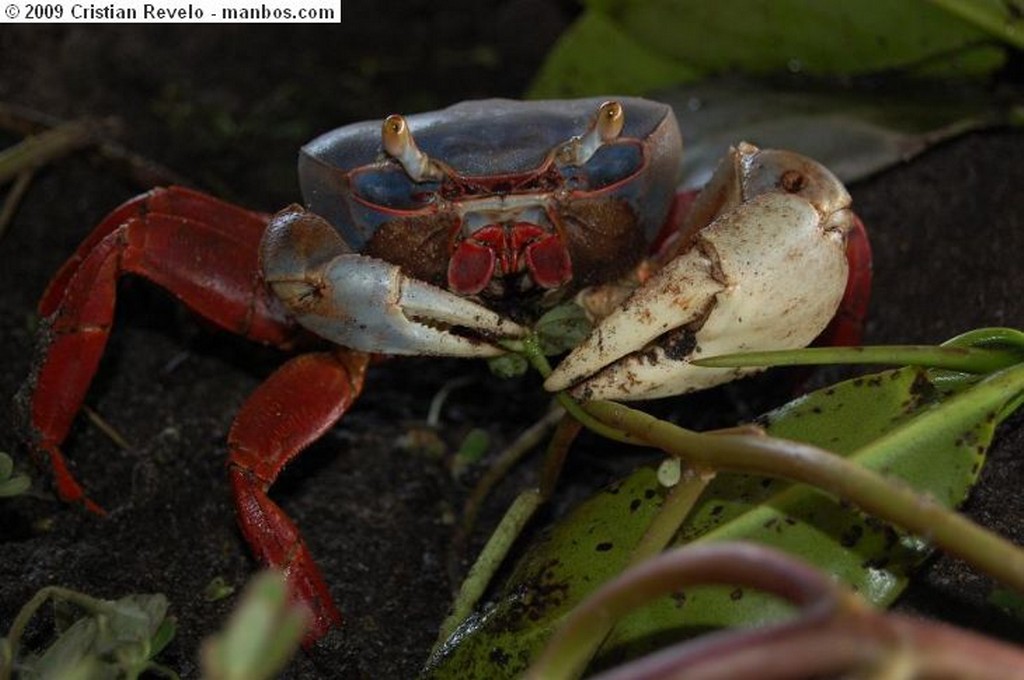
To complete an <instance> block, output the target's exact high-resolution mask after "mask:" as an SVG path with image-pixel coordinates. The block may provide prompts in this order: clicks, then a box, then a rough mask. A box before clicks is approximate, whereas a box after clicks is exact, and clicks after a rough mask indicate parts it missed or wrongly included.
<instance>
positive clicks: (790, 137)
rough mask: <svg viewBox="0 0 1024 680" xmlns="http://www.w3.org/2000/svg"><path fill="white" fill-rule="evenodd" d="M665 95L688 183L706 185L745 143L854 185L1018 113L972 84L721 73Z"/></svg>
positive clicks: (690, 184)
mask: <svg viewBox="0 0 1024 680" xmlns="http://www.w3.org/2000/svg"><path fill="white" fill-rule="evenodd" d="M657 99H659V100H660V101H663V102H665V103H667V104H670V105H671V106H672V108H673V109H674V110H675V113H676V118H678V120H679V125H680V128H681V129H682V132H683V141H684V147H685V153H684V154H683V164H682V167H683V171H682V173H683V174H682V185H683V186H684V187H700V186H703V185H704V184H705V183H706V182H707V180H708V179H709V178H710V177H711V173H712V172H713V171H714V168H715V166H716V164H717V163H718V162H719V160H720V159H722V158H723V157H724V156H725V153H726V150H727V149H728V148H729V147H730V146H732V145H735V144H737V143H738V142H740V141H746V142H751V143H753V144H756V145H758V146H761V147H764V148H775V149H789V150H792V151H797V152H799V153H802V154H804V155H806V156H810V157H811V158H814V159H815V160H817V161H819V162H821V163H822V164H824V165H825V166H827V167H828V168H829V169H830V170H832V171H833V172H834V173H836V175H837V176H838V177H839V179H841V180H842V181H844V182H851V181H854V180H857V179H861V178H863V177H865V176H867V175H870V174H871V173H874V172H877V171H879V170H882V169H883V168H885V167H887V166H889V165H893V164H895V163H899V162H902V161H906V160H907V159H909V158H911V157H913V156H915V155H917V154H919V153H921V152H922V151H924V150H925V149H927V148H929V147H930V146H932V145H934V144H937V143H938V142H941V141H943V140H946V139H949V138H951V137H953V136H956V135H958V134H962V133H964V132H966V131H968V130H973V129H978V128H981V127H985V126H991V125H996V124H1001V123H1007V122H1010V120H1011V118H1012V116H1013V113H1014V110H1013V109H1010V110H1006V106H1005V104H1004V102H1002V101H1001V100H999V99H997V98H996V97H995V96H994V95H993V94H991V93H989V92H986V91H983V90H982V89H981V88H975V87H972V86H968V85H965V84H953V85H939V84H927V83H914V84H907V83H903V84H901V85H900V87H899V89H898V90H895V89H894V88H888V89H885V88H874V89H863V88H862V89H840V88H836V87H827V88H811V87H805V88H801V89H795V88H791V87H789V88H787V87H784V86H782V85H775V84H772V83H766V82H757V81H749V80H742V79H722V80H712V81H707V82H704V83H700V84H698V85H691V86H686V87H679V88H676V89H673V90H668V91H665V92H661V93H659V94H658V95H657ZM1018 111H1019V110H1018Z"/></svg>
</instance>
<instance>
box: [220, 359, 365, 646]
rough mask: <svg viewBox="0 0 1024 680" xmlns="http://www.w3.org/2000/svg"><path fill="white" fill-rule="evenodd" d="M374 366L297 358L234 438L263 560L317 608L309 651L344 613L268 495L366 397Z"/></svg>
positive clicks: (266, 386) (248, 515) (233, 467)
mask: <svg viewBox="0 0 1024 680" xmlns="http://www.w3.org/2000/svg"><path fill="white" fill-rule="evenodd" d="M368 359H369V355H368V354H364V353H362V352H355V351H350V350H345V349H339V350H336V351H335V352H333V353H327V352H323V353H316V354H303V355H300V356H298V357H296V358H294V359H292V360H291V361H289V362H288V363H286V364H285V365H284V366H282V367H281V368H279V369H278V370H277V371H276V372H275V373H274V374H273V375H272V376H271V377H270V379H269V380H267V381H266V382H265V383H263V384H262V385H261V386H260V387H259V388H258V389H257V390H256V391H255V392H254V393H253V394H252V396H250V397H249V399H248V400H247V401H246V403H245V405H244V406H243V407H242V410H241V411H240V412H239V414H238V417H237V418H235V422H234V424H233V425H232V427H231V432H230V433H229V434H228V448H229V449H230V458H229V459H228V471H229V475H230V477H231V487H232V490H233V492H234V497H235V506H236V507H237V509H238V522H239V525H240V526H241V529H242V533H243V534H244V535H245V538H246V540H247V541H248V542H249V545H250V546H251V547H252V549H253V552H255V553H256V555H257V557H258V558H259V559H260V561H261V562H263V563H264V564H267V565H270V566H273V567H277V568H279V569H282V570H283V571H284V573H285V577H286V578H287V580H288V584H289V586H290V591H291V593H292V597H294V598H295V599H297V600H300V601H303V602H305V603H306V604H308V605H309V606H310V608H311V609H312V613H313V621H312V625H311V627H310V629H309V630H308V631H307V634H306V644H307V645H308V644H310V643H312V642H313V641H315V640H317V639H319V638H320V637H322V636H323V635H324V634H325V633H326V632H327V630H328V629H329V628H331V626H334V625H337V624H338V623H340V622H341V613H340V612H339V611H338V609H337V607H336V606H335V605H334V601H333V600H332V598H331V596H330V593H329V591H328V589H327V585H326V584H325V582H324V579H323V576H322V575H321V574H320V570H319V569H318V568H317V566H316V564H315V563H314V561H313V558H312V556H311V555H310V553H309V549H308V548H307V547H306V543H305V541H303V539H302V536H301V534H300V533H299V530H298V529H297V528H296V527H295V524H294V523H293V522H292V521H291V520H290V519H289V518H288V516H287V515H285V513H284V512H283V511H282V510H281V508H280V507H279V506H278V505H277V504H276V503H274V502H273V501H272V500H270V498H269V497H268V496H267V489H269V488H270V485H271V484H273V483H274V480H275V479H276V478H277V476H278V474H279V473H280V472H281V470H282V469H283V468H284V466H285V465H286V464H287V463H288V461H290V460H292V459H293V458H294V457H295V456H297V455H298V454H299V453H300V452H301V451H302V450H303V449H304V448H306V447H307V446H308V445H309V444H311V443H313V442H314V441H316V440H317V439H319V438H320V436H321V435H323V434H324V432H326V431H327V430H328V429H330V427H331V426H332V425H334V423H335V422H337V420H338V419H339V418H341V416H342V415H343V414H344V413H345V411H346V410H348V408H349V406H350V405H351V404H352V402H353V401H354V400H355V398H356V397H357V396H359V393H360V391H361V390H362V387H363V378H364V376H365V373H366V366H367V363H368Z"/></svg>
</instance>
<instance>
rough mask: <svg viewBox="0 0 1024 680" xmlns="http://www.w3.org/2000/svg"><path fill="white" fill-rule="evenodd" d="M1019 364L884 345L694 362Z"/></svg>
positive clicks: (981, 367) (978, 354)
mask: <svg viewBox="0 0 1024 680" xmlns="http://www.w3.org/2000/svg"><path fill="white" fill-rule="evenodd" d="M1020 361H1021V351H1020V349H1003V350H1000V349H981V348H977V347H935V346H933V345H887V346H881V347H808V348H804V349H796V350H781V351H774V352H737V353H735V354H720V355H718V356H713V357H706V358H701V359H695V360H694V361H693V364H694V365H695V366H703V367H705V368H732V367H740V366H809V365H817V364H898V365H907V366H927V367H929V368H940V369H946V370H950V371H961V372H963V373H981V374H984V373H993V372H995V371H998V370H1000V369H1003V368H1006V367H1008V366H1012V365H1013V364H1016V363H1019V362H1020Z"/></svg>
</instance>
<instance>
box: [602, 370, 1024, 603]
mask: <svg viewBox="0 0 1024 680" xmlns="http://www.w3.org/2000/svg"><path fill="white" fill-rule="evenodd" d="M972 392H974V395H973V398H974V399H975V401H974V403H975V407H976V408H977V409H978V410H981V411H983V412H984V411H985V410H991V411H992V412H999V411H1000V410H1001V409H1003V408H1004V407H1005V404H1006V403H1007V402H1008V401H1011V402H1016V401H1018V400H1019V399H1020V398H1021V394H1022V393H1024V365H1018V366H1015V367H1013V368H1010V369H1006V370H1004V371H1002V372H1000V373H997V374H995V375H993V376H991V377H990V378H988V379H986V380H985V381H983V382H982V383H980V384H979V385H978V386H976V387H975V388H974V390H972ZM585 408H586V410H587V412H588V413H589V414H590V415H592V416H594V417H595V418H597V419H598V420H600V421H602V422H603V423H605V424H606V425H607V426H609V427H613V428H616V429H621V430H625V431H626V432H629V433H630V434H631V435H633V436H635V437H637V438H640V439H643V440H644V441H646V442H648V443H649V444H651V445H652V446H657V447H658V448H661V449H663V450H664V451H666V452H668V453H671V454H672V455H676V456H679V457H680V458H682V459H683V460H685V461H686V462H688V463H690V464H691V465H696V466H701V467H708V468H713V469H716V470H722V471H733V472H743V473H748V474H758V475H768V476H772V477H781V478H785V479H789V480H792V481H797V482H803V483H806V484H810V485H812V486H815V487H817V488H819V489H821V490H823V491H825V492H828V493H831V494H833V495H835V496H838V497H839V498H841V499H843V500H846V501H848V502H851V503H853V504H854V505H856V506H858V507H859V508H860V509H861V510H863V511H864V512H867V513H869V514H871V515H874V516H875V517H878V518H880V519H883V520H885V521H888V522H891V523H893V524H895V525H897V526H900V527H902V528H904V529H905V530H907V531H909V532H911V533H914V534H917V535H919V536H922V537H925V538H927V539H928V540H930V541H932V542H933V543H935V544H936V545H938V546H939V547H940V548H942V549H943V550H945V551H946V552H948V553H950V554H952V555H955V556H957V557H960V558H962V559H964V560H966V561H967V562H969V563H970V564H972V565H974V566H975V567H977V568H978V569H980V570H982V571H984V572H986V573H988V574H989V575H991V576H993V577H994V578H996V579H998V580H999V581H1001V582H1003V583H1005V584H1006V585H1008V586H1010V587H1012V588H1014V589H1015V590H1017V591H1018V592H1024V550H1021V549H1020V548H1019V547H1017V546H1015V545H1014V544H1013V543H1011V542H1009V541H1007V540H1006V539H1004V538H1002V537H1000V536H998V535H997V534H995V533H993V532H991V531H988V530H987V529H984V528H982V527H980V526H978V525H977V524H974V523H973V522H971V521H970V520H969V519H967V518H966V517H963V516H962V515H960V514H958V513H956V512H954V511H952V510H949V509H947V508H946V507H944V506H942V505H941V504H939V503H938V502H936V501H935V500H933V499H931V498H928V497H926V496H922V495H920V494H918V493H916V492H914V491H913V490H911V489H909V488H907V487H905V486H902V485H897V484H894V483H892V482H890V481H888V480H887V479H886V478H885V477H884V476H882V475H881V474H879V473H877V472H874V471H872V470H869V469H867V468H865V467H862V466H860V465H858V464H856V463H854V462H851V461H849V460H846V459H845V458H841V457H839V456H836V455H834V454H831V453H829V452H827V451H824V450H822V449H819V448H817V447H814V446H810V445H807V444H802V443H799V442H792V441H787V440H782V439H775V438H772V437H767V436H751V435H729V434H722V435H714V436H710V435H702V434H699V433H696V432H692V431H689V430H685V429H683V428H681V427H678V426H676V425H672V424H671V423H667V422H664V421H661V420H658V419H657V418H654V417H653V416H650V415H648V414H646V413H643V412H641V411H637V410H635V409H631V408H628V407H626V406H623V405H621V404H616V403H612V402H604V401H601V402H597V401H595V402H590V403H588V404H586V405H585Z"/></svg>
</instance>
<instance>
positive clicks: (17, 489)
mask: <svg viewBox="0 0 1024 680" xmlns="http://www.w3.org/2000/svg"><path fill="white" fill-rule="evenodd" d="M31 485H32V481H31V480H30V479H29V478H28V476H27V475H23V474H14V461H13V460H12V459H11V457H10V456H9V455H7V454H6V453H4V452H3V451H0V498H9V497H11V496H17V495H19V494H23V493H25V492H26V491H28V488H29V487H30V486H31Z"/></svg>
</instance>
